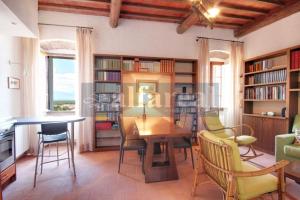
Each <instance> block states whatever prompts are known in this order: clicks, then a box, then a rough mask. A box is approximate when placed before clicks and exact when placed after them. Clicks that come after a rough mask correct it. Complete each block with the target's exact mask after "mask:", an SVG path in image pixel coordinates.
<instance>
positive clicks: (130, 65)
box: [123, 60, 135, 71]
mask: <svg viewBox="0 0 300 200" xmlns="http://www.w3.org/2000/svg"><path fill="white" fill-rule="evenodd" d="M123 70H124V71H135V66H134V60H123Z"/></svg>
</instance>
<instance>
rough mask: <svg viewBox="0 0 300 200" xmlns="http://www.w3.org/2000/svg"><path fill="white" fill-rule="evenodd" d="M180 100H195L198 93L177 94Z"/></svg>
mask: <svg viewBox="0 0 300 200" xmlns="http://www.w3.org/2000/svg"><path fill="white" fill-rule="evenodd" d="M177 100H178V101H195V100H196V95H195V94H177Z"/></svg>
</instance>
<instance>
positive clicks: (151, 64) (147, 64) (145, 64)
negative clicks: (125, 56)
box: [139, 61, 160, 72]
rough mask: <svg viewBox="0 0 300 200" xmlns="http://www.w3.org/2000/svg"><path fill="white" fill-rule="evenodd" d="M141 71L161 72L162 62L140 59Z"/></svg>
mask: <svg viewBox="0 0 300 200" xmlns="http://www.w3.org/2000/svg"><path fill="white" fill-rule="evenodd" d="M139 71H140V72H160V63H159V62H158V61H140V65H139Z"/></svg>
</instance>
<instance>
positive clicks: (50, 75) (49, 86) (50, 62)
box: [46, 54, 75, 113]
mask: <svg viewBox="0 0 300 200" xmlns="http://www.w3.org/2000/svg"><path fill="white" fill-rule="evenodd" d="M55 58H56V59H69V60H75V55H71V54H70V55H68V54H47V56H46V63H47V92H48V97H47V109H48V112H59V113H62V112H73V111H56V110H54V105H53V59H55Z"/></svg>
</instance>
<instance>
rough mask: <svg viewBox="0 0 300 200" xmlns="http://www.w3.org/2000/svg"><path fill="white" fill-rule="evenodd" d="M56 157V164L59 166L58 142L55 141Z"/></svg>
mask: <svg viewBox="0 0 300 200" xmlns="http://www.w3.org/2000/svg"><path fill="white" fill-rule="evenodd" d="M56 159H57V166H59V156H58V142H56Z"/></svg>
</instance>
